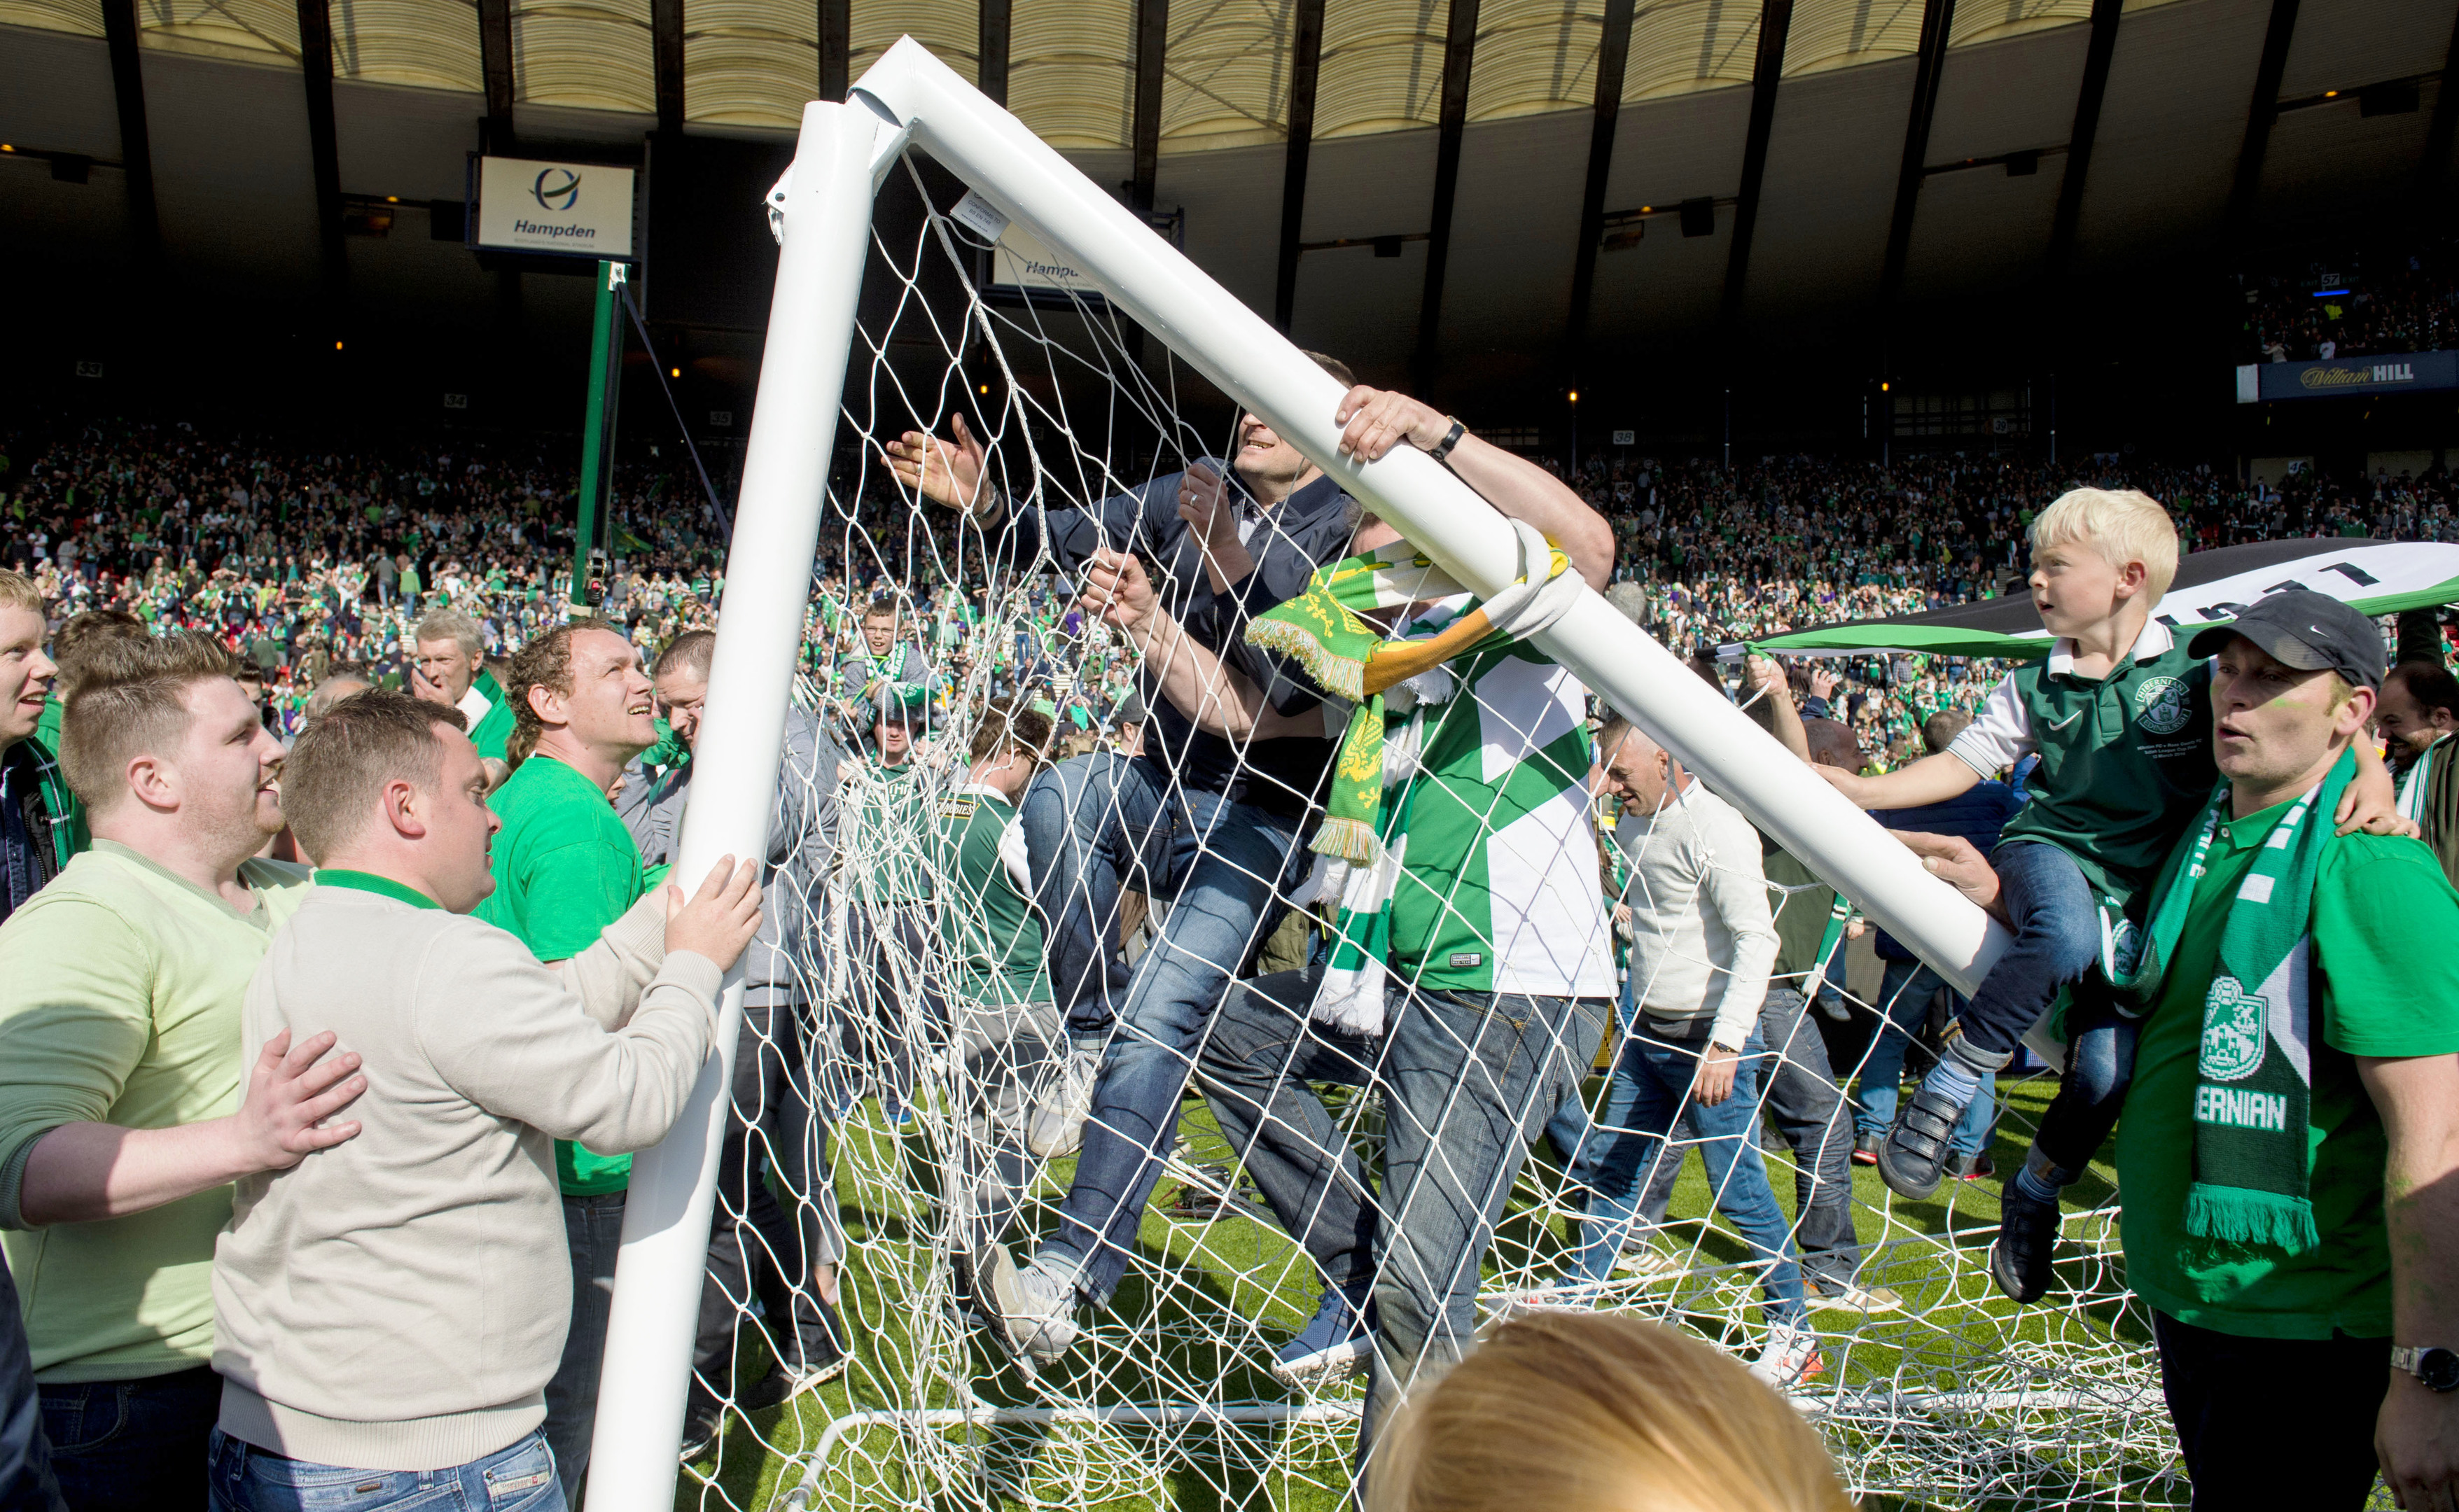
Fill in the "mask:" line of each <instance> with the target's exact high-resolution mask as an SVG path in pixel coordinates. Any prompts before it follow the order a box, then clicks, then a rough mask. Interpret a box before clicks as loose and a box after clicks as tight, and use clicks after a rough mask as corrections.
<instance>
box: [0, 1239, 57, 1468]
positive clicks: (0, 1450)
mask: <svg viewBox="0 0 2459 1512" xmlns="http://www.w3.org/2000/svg"><path fill="white" fill-rule="evenodd" d="M65 1505H66V1503H65V1502H62V1501H61V1500H60V1483H59V1481H58V1479H57V1478H56V1477H54V1476H53V1474H52V1448H51V1440H50V1439H47V1438H46V1437H45V1436H44V1433H43V1406H42V1400H41V1397H40V1395H39V1394H38V1393H37V1391H36V1390H35V1387H34V1363H33V1360H32V1357H31V1356H30V1355H28V1354H27V1353H26V1318H25V1314H24V1313H23V1312H21V1311H20V1310H19V1308H18V1305H17V1283H16V1281H15V1279H14V1278H13V1277H11V1275H10V1274H9V1265H8V1262H6V1261H0V1512H61V1509H62V1508H63V1507H64V1506H65Z"/></svg>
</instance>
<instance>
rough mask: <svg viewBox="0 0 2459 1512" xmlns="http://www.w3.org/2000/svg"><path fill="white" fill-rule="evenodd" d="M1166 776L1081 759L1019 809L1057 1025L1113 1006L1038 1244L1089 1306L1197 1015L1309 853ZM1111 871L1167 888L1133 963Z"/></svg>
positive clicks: (1153, 1174) (1154, 888)
mask: <svg viewBox="0 0 2459 1512" xmlns="http://www.w3.org/2000/svg"><path fill="white" fill-rule="evenodd" d="M1166 780H1167V776H1166V773H1164V772H1162V771H1161V769H1160V768H1159V767H1155V766H1154V765H1153V764H1151V763H1149V762H1145V761H1143V760H1129V761H1121V760H1118V759H1116V758H1111V759H1109V760H1107V761H1103V760H1102V759H1101V758H1099V757H1078V758H1076V759H1075V760H1073V761H1069V762H1066V763H1063V764H1062V765H1061V767H1056V768H1054V769H1052V770H1051V771H1046V772H1043V773H1041V774H1040V776H1038V777H1036V778H1035V779H1034V784H1033V787H1032V788H1029V789H1027V791H1026V793H1025V800H1024V805H1023V810H1022V815H1021V817H1022V821H1023V824H1024V833H1025V844H1026V847H1027V850H1028V851H1029V852H1030V853H1031V854H1032V856H1033V858H1034V865H1035V866H1036V868H1037V869H1040V871H1039V874H1037V875H1036V876H1035V878H1034V895H1035V898H1036V901H1037V902H1038V903H1039V904H1040V907H1041V910H1042V916H1043V917H1044V918H1047V919H1049V920H1051V921H1052V928H1051V935H1050V937H1051V949H1050V962H1051V986H1052V989H1053V990H1054V992H1055V993H1057V995H1058V1000H1059V1007H1060V1011H1061V1013H1062V1014H1064V1015H1065V1016H1066V1019H1067V1027H1068V1033H1069V1034H1070V1035H1071V1036H1074V1037H1077V1038H1079V1039H1082V1038H1084V1037H1086V1036H1087V1035H1088V1033H1089V1034H1099V1033H1100V1032H1101V1026H1102V1023H1103V1020H1104V1019H1109V1018H1110V1016H1111V1015H1110V1011H1109V1010H1108V1009H1107V1007H1106V1006H1104V1005H1105V1004H1107V1003H1109V1002H1113V1001H1115V1002H1117V1003H1118V1007H1117V1010H1116V1022H1115V1025H1114V1027H1112V1029H1111V1033H1110V1045H1109V1054H1108V1057H1107V1059H1106V1060H1105V1061H1104V1062H1103V1067H1102V1074H1101V1079H1100V1081H1099V1082H1097V1083H1096V1084H1095V1087H1094V1090H1093V1109H1092V1115H1091V1116H1090V1117H1089V1118H1087V1119H1086V1120H1085V1122H1084V1135H1083V1139H1084V1143H1083V1148H1082V1151H1081V1152H1080V1153H1079V1154H1078V1156H1077V1159H1076V1180H1075V1184H1074V1185H1073V1186H1071V1187H1069V1188H1068V1190H1067V1199H1066V1201H1065V1202H1064V1203H1062V1204H1061V1207H1060V1224H1059V1231H1058V1232H1057V1233H1056V1234H1054V1235H1052V1236H1051V1237H1050V1238H1049V1239H1048V1240H1046V1241H1045V1242H1044V1244H1043V1246H1042V1253H1043V1254H1045V1255H1055V1256H1057V1257H1059V1258H1061V1259H1065V1260H1068V1261H1072V1262H1074V1263H1075V1265H1076V1266H1077V1290H1078V1291H1079V1292H1081V1293H1082V1295H1083V1296H1084V1297H1085V1298H1086V1299H1087V1300H1089V1301H1091V1302H1093V1303H1095V1304H1096V1305H1099V1304H1102V1303H1104V1302H1107V1301H1108V1300H1109V1296H1110V1293H1111V1292H1112V1291H1114V1290H1115V1289H1116V1288H1117V1287H1118V1284H1119V1278H1120V1276H1122V1275H1124V1274H1125V1272H1126V1266H1127V1257H1128V1256H1129V1255H1130V1254H1132V1253H1133V1252H1134V1249H1135V1244H1136V1231H1137V1229H1139V1228H1140V1227H1141V1226H1142V1224H1143V1221H1144V1210H1145V1203H1146V1202H1147V1201H1148V1200H1149V1199H1150V1198H1151V1196H1152V1189H1153V1185H1154V1183H1156V1182H1157V1181H1159V1180H1160V1179H1161V1171H1162V1161H1161V1156H1162V1154H1163V1153H1164V1152H1166V1151H1167V1149H1168V1148H1169V1145H1170V1141H1171V1139H1172V1137H1173V1136H1175V1135H1176V1133H1177V1131H1178V1103H1179V1098H1180V1096H1181V1094H1182V1093H1184V1092H1185V1091H1186V1088H1187V1076H1188V1074H1189V1073H1190V1072H1191V1071H1192V1070H1193V1069H1194V1064H1195V1054H1196V1050H1197V1047H1198V1044H1199V1042H1200V1041H1201V1040H1202V1039H1203V1037H1204V1030H1205V1025H1206V1023H1207V1022H1208V1020H1209V1019H1211V1017H1212V1010H1213V1007H1214V1005H1215V1004H1217V1003H1218V1002H1219V1001H1220V1000H1221V995H1222V992H1223V991H1224V989H1226V988H1227V987H1228V986H1229V982H1230V979H1231V977H1233V976H1234V975H1235V974H1236V973H1237V972H1238V971H1239V969H1240V967H1241V965H1242V964H1243V963H1244V962H1245V960H1246V959H1247V957H1248V956H1249V954H1250V953H1251V951H1252V950H1253V948H1254V947H1255V946H1256V945H1258V944H1260V943H1261V942H1262V940H1263V939H1264V938H1265V936H1266V935H1270V934H1271V933H1272V925H1273V923H1274V921H1275V918H1276V916H1277V914H1278V913H1279V910H1280V905H1279V904H1278V903H1277V901H1276V896H1275V895H1276V893H1279V892H1281V891H1283V890H1284V889H1286V888H1287V887H1289V886H1290V885H1292V884H1293V883H1294V882H1295V881H1296V880H1297V877H1296V876H1295V875H1294V874H1293V873H1294V872H1295V869H1296V868H1297V867H1298V866H1299V865H1301V864H1302V863H1303V861H1304V859H1305V853H1304V852H1303V851H1300V850H1299V849H1298V844H1297V824H1296V821H1294V820H1293V819H1289V818H1285V817H1282V816H1280V815H1277V814H1273V813H1269V812H1267V811H1265V810H1264V809H1258V808H1256V807H1254V806H1253V805H1251V804H1244V803H1236V802H1232V801H1231V800H1230V799H1229V798H1227V797H1225V796H1223V795H1221V794H1219V793H1208V792H1187V791H1183V790H1179V791H1167V790H1165V789H1164V788H1162V787H1161V786H1160V784H1161V783H1163V782H1165V781H1166ZM1138 872H1142V873H1143V874H1142V876H1141V877H1138V876H1137V873H1138ZM1122 879H1132V880H1140V881H1142V883H1143V884H1144V887H1145V893H1146V895H1147V896H1149V897H1153V898H1155V899H1156V901H1158V900H1159V899H1160V898H1161V897H1163V896H1166V895H1168V894H1169V893H1173V892H1174V893H1175V894H1176V897H1175V901H1174V902H1173V903H1172V904H1171V905H1170V908H1169V912H1168V916H1167V917H1166V919H1164V920H1163V921H1162V925H1161V929H1160V932H1159V934H1158V935H1157V936H1156V937H1155V938H1154V940H1153V943H1152V947H1151V948H1150V949H1149V950H1147V951H1145V954H1144V956H1142V957H1141V958H1140V959H1139V960H1138V961H1137V962H1136V965H1135V969H1134V971H1133V972H1132V973H1129V972H1128V971H1127V969H1126V967H1125V966H1124V964H1122V963H1121V962H1120V961H1119V960H1118V959H1117V958H1116V952H1115V949H1114V948H1113V946H1114V942H1115V939H1116V935H1117V910H1118V895H1119V891H1120V886H1121V883H1122ZM1097 924H1098V925H1099V926H1100V928H1099V929H1098V930H1097V929H1096V925H1097ZM1123 981H1124V998H1118V997H1114V996H1113V995H1114V994H1115V993H1116V991H1117V989H1118V988H1119V986H1120V985H1121V983H1122V982H1123ZM1071 987H1072V990H1073V996H1072V997H1071V996H1070V994H1071Z"/></svg>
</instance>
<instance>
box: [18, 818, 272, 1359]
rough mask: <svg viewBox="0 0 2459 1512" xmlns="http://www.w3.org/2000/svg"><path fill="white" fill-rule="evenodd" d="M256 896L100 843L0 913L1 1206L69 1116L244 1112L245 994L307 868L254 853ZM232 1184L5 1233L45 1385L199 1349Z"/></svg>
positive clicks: (137, 1123)
mask: <svg viewBox="0 0 2459 1512" xmlns="http://www.w3.org/2000/svg"><path fill="white" fill-rule="evenodd" d="M240 876H241V878H242V880H244V881H245V882H247V884H248V885H249V886H250V887H251V888H253V889H254V890H255V891H256V896H257V906H256V909H255V912H254V913H253V914H240V913H238V912H237V911H235V910H234V909H232V908H231V906H230V905H229V904H228V903H226V902H224V901H223V900H222V898H221V895H220V894H219V893H211V892H208V891H206V890H205V889H203V888H200V887H199V886H197V885H196V884H195V883H193V882H190V881H188V880H187V879H185V878H183V877H180V876H178V875H176V874H174V873H172V872H168V871H165V870H164V869H163V868H161V867H159V866H157V865H156V864H154V863H153V862H152V861H150V860H148V859H146V858H145V857H144V856H141V855H139V854H137V852H136V851H131V850H128V849H127V848H126V847H124V846H120V845H116V844H114V843H113V842H111V841H109V840H97V841H95V845H94V849H93V850H91V851H86V852H85V853H84V854H82V855H80V856H78V857H77V858H76V859H75V860H74V861H72V862H70V863H69V865H68V868H67V870H66V871H63V872H61V873H60V874H59V875H58V876H57V877H56V878H54V879H53V882H52V884H51V885H50V886H49V887H46V888H45V889H43V891H42V892H40V893H36V894H35V895H34V896H33V897H32V898H31V899H30V900H28V902H27V903H26V906H25V907H23V908H21V909H19V910H17V912H16V913H14V914H11V915H10V917H9V921H8V922H7V923H6V924H5V925H0V1212H5V1214H6V1216H7V1217H8V1219H9V1220H10V1221H11V1222H12V1223H13V1222H14V1221H16V1218H17V1204H18V1194H19V1191H20V1183H21V1182H22V1180H23V1178H24V1175H25V1168H26V1156H27V1153H28V1152H29V1151H30V1150H31V1149H32V1147H33V1145H34V1142H35V1141H36V1140H37V1139H39V1138H40V1137H41V1136H43V1135H45V1134H48V1133H50V1132H51V1131H52V1130H53V1129H55V1128H57V1127H59V1126H60V1125H61V1124H76V1123H102V1124H119V1125H121V1126H122V1127H125V1128H144V1129H156V1128H176V1127H178V1126H179V1125H181V1124H197V1123H201V1122H203V1121H204V1120H206V1119H217V1118H222V1117H225V1116H227V1115H228V1114H230V1113H232V1112H235V1111H237V1109H238V1107H239V1103H240V1096H241V1093H242V1087H243V1084H244V1082H245V1078H246V1071H247V1068H246V1067H245V1066H244V1065H242V1063H241V1055H240V1008H241V1002H242V998H244V996H245V994H246V992H247V984H248V980H249V978H251V977H254V976H255V975H256V968H257V963H258V962H259V961H261V960H263V958H264V951H265V946H266V945H267V944H268V943H269V942H270V941H271V939H272V937H273V932H274V931H275V930H276V929H277V928H279V927H280V926H281V925H282V923H283V922H284V920H286V919H288V918H289V917H290V915H291V914H292V913H294V912H295V911H296V910H297V909H298V907H299V905H300V904H301V903H302V902H304V901H305V899H306V897H307V890H308V881H307V872H306V869H305V868H304V867H295V866H290V865H287V864H285V863H284V862H280V861H258V860H250V861H244V862H242V863H241V865H240ZM230 1216H231V1188H230V1187H213V1188H211V1189H210V1190H206V1191H201V1192H198V1193H196V1194H195V1195H194V1196H189V1197H182V1198H180V1199H179V1201H177V1202H171V1203H164V1204H163V1205H162V1206H160V1207H158V1208H148V1209H146V1210H145V1211H143V1212H139V1213H131V1214H129V1215H127V1216H126V1217H123V1218H111V1219H105V1220H103V1221H101V1222H98V1223H64V1224H53V1225H52V1226H50V1227H49V1228H44V1229H21V1230H12V1231H11V1232H9V1233H6V1234H0V1245H4V1246H5V1248H6V1250H7V1252H8V1259H9V1269H10V1270H11V1272H13V1273H14V1274H15V1276H16V1280H17V1290H18V1292H19V1294H20V1296H21V1298H22V1305H23V1307H24V1309H25V1313H26V1335H27V1343H28V1345H29V1346H30V1347H31V1348H32V1352H33V1361H34V1372H35V1375H36V1376H37V1377H38V1378H39V1379H41V1380H43V1381H45V1382H71V1381H97V1380H135V1379H140V1378H142V1377H145V1376H163V1375H168V1374H170V1373H171V1372H173V1371H182V1370H189V1369H192V1368H194V1367H196V1366H199V1365H202V1364H204V1363H206V1361H207V1360H208V1359H210V1358H211V1357H212V1355H213V1348H214V1296H213V1271H214V1238H215V1236H216V1235H217V1234H219V1233H221V1229H222V1227H223V1225H225V1224H227V1223H229V1222H230Z"/></svg>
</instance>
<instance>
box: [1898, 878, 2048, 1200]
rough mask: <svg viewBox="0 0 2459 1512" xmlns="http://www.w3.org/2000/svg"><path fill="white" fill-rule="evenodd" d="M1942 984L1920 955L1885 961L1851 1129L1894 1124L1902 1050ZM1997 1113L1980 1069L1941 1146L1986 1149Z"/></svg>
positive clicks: (1993, 1079)
mask: <svg viewBox="0 0 2459 1512" xmlns="http://www.w3.org/2000/svg"><path fill="white" fill-rule="evenodd" d="M2035 849H2039V848H2037V847H2036V848H2035ZM1945 986H1946V981H1945V979H1944V977H1940V976H1939V974H1938V973H1936V972H1934V971H1932V970H1930V969H1929V968H1928V967H1927V966H1926V965H1923V963H1922V962H1920V961H1917V960H1891V961H1889V962H1887V969H1886V974H1885V976H1884V977H1881V979H1880V986H1879V1002H1880V1005H1881V1008H1882V1009H1883V1010H1884V1012H1883V1013H1882V1015H1881V1018H1880V1020H1879V1032H1878V1033H1877V1034H1875V1035H1873V1036H1871V1037H1870V1053H1869V1054H1868V1055H1865V1056H1863V1057H1862V1058H1861V1086H1860V1103H1861V1111H1860V1116H1859V1117H1857V1118H1856V1119H1855V1120H1854V1121H1853V1126H1854V1129H1855V1131H1856V1132H1858V1133H1860V1134H1861V1135H1863V1136H1864V1137H1866V1138H1870V1139H1884V1138H1885V1137H1886V1133H1887V1130H1888V1129H1890V1128H1892V1127H1894V1126H1895V1122H1896V1099H1897V1097H1898V1096H1899V1095H1900V1094H1901V1092H1902V1087H1903V1080H1904V1056H1905V1053H1906V1052H1908V1051H1909V1050H1911V1049H1912V1047H1913V1045H1914V1044H1915V1043H1917V1042H1918V1041H1919V1040H1920V1039H1921V1033H1922V1026H1923V1024H1925V1023H1927V1022H1928V1021H1929V1002H1930V998H1933V997H1935V996H1937V994H1938V993H1939V992H1940V991H1941V990H1942V989H1944V987H1945ZM1950 1001H1951V1003H1952V1005H1953V1007H1954V1009H1955V1010H1956V1011H1958V1012H1961V1011H1962V1009H1963V1007H1964V999H1963V998H1962V997H1961V996H1960V995H1951V997H1950ZM2025 1027H2027V1028H2029V1027H2030V1025H2026V1026H2025ZM1927 1069H1928V1068H1927V1067H1926V1066H1924V1067H1923V1070H1927ZM1997 1117H1998V1078H1997V1076H1996V1075H1995V1074H1994V1073H1985V1074H1984V1075H1983V1076H1982V1078H1981V1090H1980V1091H1978V1092H1975V1093H1974V1094H1973V1095H1972V1103H1971V1104H1970V1105H1969V1106H1967V1107H1966V1108H1965V1110H1964V1117H1962V1118H1961V1119H1958V1120H1957V1121H1956V1124H1955V1131H1954V1132H1953V1133H1952V1134H1950V1135H1949V1136H1948V1137H1947V1142H1946V1147H1947V1152H1948V1153H1949V1154H1954V1155H1976V1154H1979V1153H1980V1152H1981V1151H1982V1150H1984V1149H1986V1148H1987V1147H1988V1145H1989V1128H1990V1125H1991V1124H1994V1123H1996V1122H1997Z"/></svg>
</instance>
